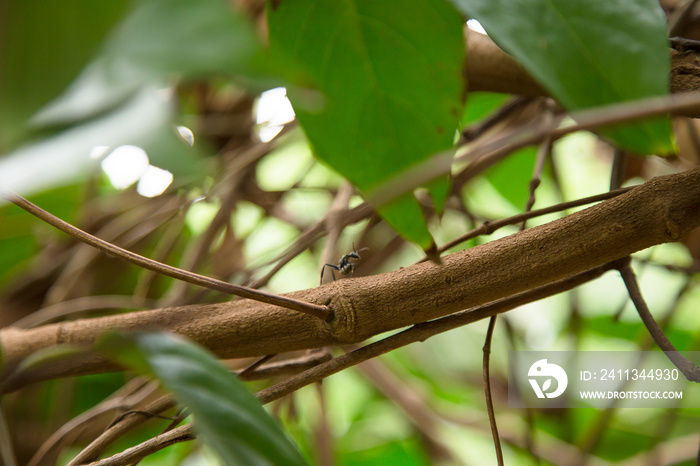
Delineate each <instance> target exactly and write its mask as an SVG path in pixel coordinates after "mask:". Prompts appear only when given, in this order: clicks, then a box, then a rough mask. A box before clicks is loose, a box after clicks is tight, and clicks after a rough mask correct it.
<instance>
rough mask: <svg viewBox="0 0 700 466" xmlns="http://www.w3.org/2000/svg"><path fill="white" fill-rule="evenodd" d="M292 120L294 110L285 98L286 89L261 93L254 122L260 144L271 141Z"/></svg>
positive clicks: (281, 88) (279, 88)
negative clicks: (256, 125) (256, 126)
mask: <svg viewBox="0 0 700 466" xmlns="http://www.w3.org/2000/svg"><path fill="white" fill-rule="evenodd" d="M293 120H294V109H293V108H292V104H291V102H289V99H288V98H287V89H285V88H284V87H277V88H275V89H270V90H269V91H265V92H263V93H262V94H261V95H260V97H259V98H258V102H257V106H256V118H255V122H256V123H257V124H258V137H259V138H260V140H261V141H262V142H268V141H271V140H272V139H273V138H274V137H275V136H277V135H278V134H279V133H280V131H282V128H283V127H284V125H285V124H287V123H289V122H290V121H293Z"/></svg>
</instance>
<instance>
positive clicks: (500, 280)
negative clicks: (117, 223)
mask: <svg viewBox="0 0 700 466" xmlns="http://www.w3.org/2000/svg"><path fill="white" fill-rule="evenodd" d="M698 226H700V168H696V169H693V170H690V171H687V172H684V173H679V174H675V175H669V176H664V177H658V178H654V179H652V180H650V181H648V182H647V183H644V184H643V185H641V186H639V187H637V188H635V189H633V190H631V191H629V192H628V193H626V194H623V195H620V196H619V197H616V198H614V199H611V200H609V201H606V202H603V203H600V204H597V205H595V206H593V207H590V208H588V209H585V210H582V211H580V212H577V213H574V214H571V215H568V216H566V217H564V218H562V219H559V220H556V221H553V222H550V223H548V224H545V225H542V226H538V227H535V228H531V229H528V230H525V231H522V232H520V233H516V234H513V235H510V236H507V237H505V238H502V239H499V240H495V241H492V242H489V243H486V244H483V245H480V246H477V247H473V248H470V249H467V250H464V251H461V252H458V253H454V254H450V255H448V256H445V257H444V258H443V260H442V264H440V265H437V264H433V263H430V262H425V263H420V264H416V265H412V266H410V267H406V268H401V269H399V270H397V271H395V272H389V273H385V274H381V275H374V276H368V277H360V278H353V279H346V280H340V281H336V282H333V283H330V284H326V285H323V286H320V287H317V288H313V289H309V290H303V291H297V292H294V293H289V294H288V296H292V297H294V298H297V299H302V300H306V301H309V302H313V303H317V304H321V305H328V306H329V307H330V308H331V310H332V311H333V313H334V315H333V319H332V320H331V321H329V322H326V321H323V320H322V319H318V318H315V317H312V316H310V315H307V314H302V313H299V312H296V311H291V310H288V309H284V308H280V307H277V306H273V305H269V304H264V303H260V302H257V301H251V300H247V299H237V300H234V301H230V302H225V303H219V304H201V305H190V306H182V307H173V308H164V309H155V310H149V311H140V312H132V313H128V314H121V315H114V316H106V317H97V318H92V319H81V320H76V321H69V322H61V323H56V324H50V325H45V326H42V327H37V328H34V329H28V330H23V329H18V328H12V327H8V328H4V329H2V330H0V343H1V344H2V355H3V361H4V364H5V368H11V367H13V366H16V365H17V364H18V363H19V362H20V361H22V360H23V359H24V358H26V357H27V356H29V355H30V354H32V353H34V352H36V351H39V350H43V349H47V348H51V347H54V346H56V345H66V344H67V345H80V346H89V345H91V344H92V343H94V342H95V340H96V339H97V338H98V337H99V336H100V335H101V334H103V333H104V332H105V331H107V330H111V329H118V330H125V331H130V330H144V329H156V328H157V329H164V330H168V331H171V332H175V333H178V334H181V335H183V336H185V337H187V338H189V339H191V340H193V341H196V342H198V343H199V344H201V345H203V346H205V347H207V348H209V349H210V350H211V351H213V352H214V353H215V354H216V355H218V356H219V357H221V358H239V357H250V356H263V355H268V354H276V353H282V352H285V351H293V350H302V349H309V348H317V347H322V346H329V345H339V344H349V343H357V342H360V341H363V340H365V339H367V338H368V337H371V336H373V335H377V334H379V333H382V332H386V331H390V330H395V329H398V328H401V327H405V326H408V325H412V324H416V323H419V322H425V321H427V320H431V319H435V318H438V317H441V316H445V315H448V314H451V313H454V312H457V311H460V310H463V309H467V308H471V307H474V306H478V305H481V304H484V303H488V302H491V301H494V300H496V299H499V298H503V297H507V296H511V295H514V294H516V293H519V292H522V291H525V290H529V289H532V288H535V287H539V286H543V285H546V284H549V283H552V282H555V281H557V280H560V279H563V278H567V277H571V276H572V275H575V274H577V273H579V272H583V271H586V270H589V269H592V268H594V267H596V266H599V265H601V264H605V263H607V262H610V261H613V260H615V259H619V258H622V257H625V256H627V255H629V254H631V253H634V252H636V251H640V250H642V249H646V248H648V247H650V246H653V245H655V244H660V243H665V242H670V241H676V240H678V239H680V238H681V237H683V236H684V235H685V234H687V233H688V232H690V231H691V230H692V229H694V228H696V227H698ZM113 369H115V367H114V366H111V365H109V364H108V363H107V362H106V361H105V360H104V359H103V358H101V357H99V356H97V355H92V356H85V357H81V358H74V359H70V360H69V359H66V360H60V361H58V362H55V363H52V364H48V365H45V366H43V367H40V368H38V369H36V370H34V371H30V372H26V371H25V372H24V373H22V374H20V375H15V376H13V377H11V378H10V379H11V380H6V381H5V382H6V383H5V387H4V389H5V390H11V389H14V388H17V387H19V386H22V385H24V384H26V383H28V382H29V381H34V380H40V379H47V378H54V377H62V376H68V375H76V374H85V373H94V372H102V371H107V370H113Z"/></svg>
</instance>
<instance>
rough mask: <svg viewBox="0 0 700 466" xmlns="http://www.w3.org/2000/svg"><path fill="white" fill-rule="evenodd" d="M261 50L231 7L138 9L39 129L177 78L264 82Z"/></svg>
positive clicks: (175, 4) (166, 2) (145, 5)
mask: <svg viewBox="0 0 700 466" xmlns="http://www.w3.org/2000/svg"><path fill="white" fill-rule="evenodd" d="M261 50H262V49H261V45H260V43H259V40H258V38H257V36H256V34H255V32H254V31H253V28H252V26H251V25H250V24H249V23H248V21H247V20H246V19H245V18H244V17H243V15H242V14H239V13H238V12H236V11H235V9H233V8H232V7H231V6H230V5H229V4H228V2H226V1H225V0H199V1H196V2H192V1H189V0H147V1H139V2H135V3H134V8H133V9H132V10H131V11H130V12H129V14H128V15H127V16H126V18H125V19H124V21H122V22H121V23H120V24H119V26H118V27H117V28H116V29H115V30H114V31H113V32H112V34H111V35H110V37H109V39H108V40H107V41H106V42H105V44H104V45H103V47H102V49H101V51H100V53H99V54H98V56H97V58H96V59H95V60H93V62H92V63H91V64H90V65H89V66H88V67H87V68H86V69H85V70H84V71H83V72H82V73H81V75H80V76H79V77H78V79H77V80H76V81H75V82H74V83H73V84H72V85H71V87H70V88H69V89H68V91H67V92H66V93H65V94H64V95H63V96H62V97H61V98H60V99H59V100H58V101H56V102H54V103H53V104H52V105H50V106H49V107H48V108H46V109H44V111H42V113H41V114H40V115H39V117H38V118H37V122H38V123H40V124H60V123H65V122H67V121H75V120H80V119H83V118H87V117H90V116H93V115H96V114H98V113H100V112H103V111H105V110H107V109H109V108H112V107H114V106H116V105H118V104H119V103H121V102H122V100H123V99H124V98H125V97H126V96H129V95H131V94H133V93H134V92H136V91H137V90H138V89H141V88H143V87H144V86H148V85H152V84H154V83H162V82H166V80H167V79H169V78H173V77H179V76H184V77H200V76H203V75H211V74H216V73H224V74H227V75H230V76H237V75H243V76H249V77H260V73H261V72H262V70H263V68H264V64H263V58H262V57H263V55H262V52H261Z"/></svg>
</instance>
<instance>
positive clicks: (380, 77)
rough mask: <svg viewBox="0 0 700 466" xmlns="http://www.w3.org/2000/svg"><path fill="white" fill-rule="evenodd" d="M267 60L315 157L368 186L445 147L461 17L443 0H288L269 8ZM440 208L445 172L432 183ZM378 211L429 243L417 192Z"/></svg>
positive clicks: (451, 122) (452, 117) (456, 111)
mask: <svg viewBox="0 0 700 466" xmlns="http://www.w3.org/2000/svg"><path fill="white" fill-rule="evenodd" d="M268 22H269V28H270V50H271V56H272V58H273V60H274V61H275V62H277V63H279V64H280V65H281V66H282V67H284V68H286V69H289V70H294V71H295V74H296V77H297V80H296V81H297V82H300V83H301V84H305V85H308V86H311V87H314V88H315V89H317V90H318V91H320V93H321V97H320V98H319V96H318V95H316V96H312V97H315V98H311V97H310V96H309V95H310V93H309V92H308V90H306V91H300V90H299V89H293V88H292V89H289V98H290V100H291V101H292V104H293V105H294V109H295V111H296V114H297V117H298V119H299V122H300V123H301V125H302V127H303V128H304V131H305V132H306V134H307V136H308V138H309V141H310V143H311V145H312V147H313V149H314V151H315V153H316V156H317V157H318V158H319V159H321V160H322V161H324V162H325V163H327V164H328V165H330V166H331V167H332V168H333V169H335V170H336V171H338V172H339V173H340V174H341V175H343V176H344V177H345V178H347V179H348V180H349V181H350V182H352V183H353V184H354V185H355V186H356V187H357V188H358V189H360V190H361V191H362V192H363V193H364V194H365V195H367V194H368V193H370V192H371V191H372V190H373V189H376V188H378V187H379V186H381V185H382V183H384V182H385V181H387V180H388V179H390V178H392V177H394V176H396V175H398V174H400V173H402V172H403V171H405V170H406V169H408V168H410V167H412V166H415V165H416V164H417V163H419V162H421V161H423V160H426V159H427V158H429V157H430V156H431V155H434V154H436V153H438V152H441V151H444V150H446V149H448V148H450V147H451V146H452V144H453V139H454V132H455V129H456V128H457V126H458V122H459V117H460V114H461V107H462V105H461V97H462V92H463V88H464V82H463V78H462V70H461V67H462V63H463V60H464V54H465V52H464V38H463V33H462V26H463V21H462V19H461V17H460V15H459V14H458V13H457V11H455V10H454V9H453V8H452V7H451V6H450V5H449V4H448V3H446V2H444V1H443V0H419V1H413V2H400V1H398V0H386V1H380V2H377V1H371V0H341V1H336V0H290V1H285V2H282V4H281V5H280V6H279V7H278V8H277V9H276V10H271V11H269V15H268ZM429 189H430V191H431V194H433V195H434V197H433V200H434V202H435V203H436V206H437V208H438V210H440V209H441V207H442V206H441V205H440V204H441V202H443V199H444V193H445V192H446V190H447V180H446V179H443V180H442V181H441V182H439V183H433V184H432V185H431V187H430V188H429ZM380 212H381V214H382V215H383V216H384V218H385V219H386V220H387V221H388V222H389V223H390V224H392V226H394V228H396V229H397V230H398V231H399V233H401V234H402V235H404V236H405V237H406V238H408V239H410V240H412V241H414V242H416V243H418V244H419V245H421V246H422V247H423V248H424V249H425V248H427V247H429V246H430V245H431V244H432V238H431V237H430V234H429V233H428V230H427V227H426V225H425V219H424V218H423V215H422V213H421V209H420V207H419V205H418V203H417V201H416V200H415V198H414V197H413V195H409V196H405V197H404V198H402V199H401V200H400V201H397V202H395V203H393V204H390V205H385V206H383V207H382V208H381V209H380Z"/></svg>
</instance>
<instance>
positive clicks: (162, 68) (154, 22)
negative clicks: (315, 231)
mask: <svg viewBox="0 0 700 466" xmlns="http://www.w3.org/2000/svg"><path fill="white" fill-rule="evenodd" d="M30 3H31V2H30ZM111 3H112V4H116V2H114V1H112V2H111ZM122 3H123V2H122ZM69 6H70V8H71V9H70V10H69V11H71V12H72V13H71V14H74V16H75V17H76V18H82V20H80V21H84V22H87V23H90V22H91V21H92V19H90V14H93V13H94V14H95V15H96V16H101V13H100V12H101V11H102V10H103V9H105V7H103V6H99V7H95V6H94V5H93V4H92V2H87V1H78V0H71V2H69ZM27 9H28V10H29V13H32V12H33V10H32V9H31V8H27V7H24V8H19V7H17V8H14V9H12V10H11V12H13V13H14V12H16V14H17V15H19V16H13V17H12V18H10V20H9V23H10V24H15V23H17V24H22V21H21V20H22V19H23V18H24V19H28V20H30V26H31V27H34V22H39V23H41V22H42V21H43V20H44V19H43V17H41V20H40V19H39V16H38V14H37V13H36V12H34V14H35V16H37V17H36V18H35V17H33V16H31V15H30V14H29V13H25V12H24V10H27ZM114 9H115V6H112V10H114ZM122 10H124V8H123V7H122V8H121V10H118V11H119V12H121V14H122V17H121V21H120V22H118V23H117V24H116V26H114V27H112V26H113V23H109V22H107V21H105V20H101V21H96V22H95V25H96V26H94V27H98V26H99V27H100V28H101V29H99V31H98V32H99V33H101V34H102V36H106V37H107V38H106V39H105V41H104V43H103V44H102V45H101V46H100V47H97V45H96V44H94V43H93V44H91V47H86V46H84V45H83V44H82V40H83V39H84V40H88V41H89V40H91V39H92V41H93V42H96V41H97V40H98V39H101V37H102V36H100V35H99V34H98V33H97V32H95V31H92V29H90V28H87V27H85V26H84V25H83V24H82V23H81V24H79V25H78V30H79V31H82V29H86V30H88V29H89V31H88V32H90V34H88V32H82V33H80V34H78V33H76V34H74V36H75V37H73V36H71V35H68V34H64V35H67V36H69V38H70V39H71V41H70V43H73V42H75V43H76V46H77V47H78V48H77V51H76V53H78V52H79V53H78V55H79V56H81V57H84V55H85V54H86V53H87V52H86V51H85V49H89V50H90V51H91V52H94V50H97V51H98V53H97V55H96V56H95V58H94V59H93V60H92V61H91V62H90V63H89V64H88V65H87V66H85V68H84V69H83V71H82V72H81V73H80V74H79V76H78V77H77V78H76V79H75V80H74V81H73V83H72V84H71V85H70V86H69V87H68V88H67V89H66V90H65V91H64V92H63V94H61V95H60V96H59V97H58V98H56V99H55V100H53V101H52V102H51V103H49V104H48V105H46V106H44V107H43V108H42V110H40V111H39V113H38V114H37V115H35V116H34V118H33V119H32V123H33V124H34V125H35V127H38V128H42V129H44V130H46V127H49V128H51V129H52V130H53V129H55V128H58V129H61V130H62V131H58V132H57V133H56V134H49V135H48V137H45V138H44V139H39V140H36V141H33V143H32V144H28V145H25V146H20V147H17V148H15V149H14V152H12V153H11V154H10V155H9V156H8V157H5V158H3V159H0V187H3V188H7V189H12V190H15V191H18V192H20V193H21V194H23V195H25V196H26V195H29V194H32V193H34V192H37V191H40V190H42V189H48V188H51V187H54V186H59V185H62V184H66V183H70V182H75V181H77V180H79V179H80V178H81V177H83V176H84V175H85V174H86V173H89V172H90V169H91V168H92V167H93V166H94V165H95V164H96V162H97V161H96V160H91V159H90V158H88V154H90V151H91V149H93V148H94V147H96V146H108V147H110V148H112V149H113V148H115V147H117V146H119V145H123V144H132V145H139V146H141V147H143V148H144V149H146V150H147V151H148V153H149V158H150V161H151V163H153V164H154V165H156V166H158V167H159V168H164V169H167V170H169V171H170V172H172V173H173V174H174V175H175V176H182V175H183V174H184V175H186V176H187V177H188V179H186V180H185V181H190V178H191V177H193V176H198V175H201V174H202V172H203V171H204V166H203V164H202V163H201V160H200V159H199V157H198V155H199V154H198V153H197V151H196V150H191V149H190V148H189V146H186V145H185V144H184V143H182V141H179V138H178V137H177V135H176V132H175V130H174V123H173V120H174V110H175V105H173V103H172V102H171V101H170V100H168V97H167V94H168V93H167V92H163V90H164V88H165V89H167V86H168V85H169V84H170V83H172V82H173V81H174V80H175V79H180V78H182V79H187V78H197V77H201V76H203V75H213V74H221V75H226V76H230V77H237V78H241V79H245V80H247V82H248V83H250V82H252V81H253V80H255V79H260V80H261V83H260V85H261V86H265V85H266V84H269V80H268V79H267V78H266V76H267V74H265V73H266V71H267V68H266V63H267V61H266V59H265V54H264V53H263V52H262V46H261V43H260V41H259V39H258V37H257V35H256V34H255V32H254V30H253V28H252V26H251V25H250V24H249V21H248V20H247V19H246V18H245V17H244V15H243V14H242V13H240V12H237V11H236V10H235V9H234V8H233V7H232V6H231V5H229V3H228V2H227V1H226V0H199V1H197V2H191V1H188V0H143V1H138V2H133V4H132V8H131V9H129V10H128V11H127V12H126V13H124V12H123V11H122ZM110 11H111V10H110ZM77 13H80V14H77ZM20 14H23V16H22V15H20ZM50 15H51V14H50V13H49V16H50ZM115 15H116V13H114V12H112V13H111V15H110V17H113V16H115ZM57 17H58V18H63V21H62V23H61V27H62V28H64V29H66V24H72V22H73V20H67V19H66V18H65V17H63V16H62V15H59V16H57ZM71 18H72V16H71ZM32 20H33V22H32ZM42 24H43V23H42ZM49 24H53V23H52V20H49ZM37 27H38V26H37ZM71 28H72V27H71ZM71 28H68V29H71ZM13 30H14V28H11V30H10V32H12V31H13ZM107 31H110V32H109V33H108V32H107ZM11 37H14V35H11ZM37 37H38V39H37V40H39V41H42V43H43V42H48V41H50V38H48V37H45V36H44V35H38V36H37ZM61 37H62V35H60V34H59V35H58V38H59V39H60V38H61ZM16 42H17V40H16V39H15V40H14V42H13V44H15V45H16V47H15V48H17V50H15V48H12V47H10V48H9V50H10V51H13V50H15V53H16V54H17V55H18V57H20V58H22V55H21V51H22V48H21V47H20V45H17V44H16ZM27 42H28V43H30V44H31V43H32V42H31V40H27ZM25 47H26V49H27V52H28V53H30V56H29V58H26V57H25V58H24V61H25V62H27V63H30V64H32V63H34V62H35V61H37V60H39V61H41V62H42V63H43V66H42V67H38V69H37V71H34V72H33V73H32V74H31V76H33V77H34V79H33V80H32V81H31V82H30V85H31V86H33V87H36V88H38V89H40V92H38V94H40V95H42V96H44V94H45V92H43V91H41V89H42V85H41V84H40V83H39V82H38V81H39V77H38V76H34V74H37V75H38V74H39V70H41V71H43V72H44V74H45V76H43V77H42V78H43V79H46V80H49V81H52V76H53V74H58V75H60V76H63V75H64V74H65V72H59V71H60V70H61V68H62V67H63V65H62V64H61V59H60V57H58V58H57V59H56V60H49V59H48V57H46V56H44V55H42V54H40V53H38V52H36V51H34V50H33V47H31V46H29V45H27V46H25ZM37 48H38V49H41V48H40V47H37ZM55 48H56V47H49V50H53V49H55ZM61 50H62V49H61ZM62 52H63V55H70V53H68V52H66V50H62ZM13 57H14V55H12V54H11V55H10V58H13ZM17 60H19V58H17ZM13 63H14V62H11V63H9V65H12V64H13ZM19 63H20V64H21V63H22V62H21V61H20V62H19ZM71 63H72V62H71ZM81 63H82V64H84V63H83V62H81ZM52 67H53V68H56V69H57V71H56V72H55V73H51V72H50V71H51V70H52V69H53V68H52ZM31 69H32V68H31V67H30V70H31ZM22 70H23V68H22V67H21V66H15V67H12V66H4V67H2V66H0V71H2V73H3V74H2V75H0V77H2V78H4V80H5V81H6V82H7V83H8V84H7V85H6V86H4V85H3V82H4V81H0V95H3V94H2V91H3V90H7V89H6V87H7V86H9V88H10V90H15V91H16V92H18V93H20V94H30V93H32V92H34V89H33V87H29V85H25V86H24V87H18V85H14V87H13V85H12V83H15V82H21V79H20V78H21V77H22V76H24V75H26V74H27V73H28V72H23V71H22ZM71 70H72V71H73V73H74V74H76V73H77V71H78V70H77V69H75V67H72V68H71ZM61 83H62V85H63V86H65V85H66V84H67V83H66V82H65V80H62V81H61ZM48 87H50V88H52V89H53V88H54V87H55V86H53V85H51V86H48ZM55 91H56V90H55V89H54V92H55ZM44 98H45V97H43V98H42V101H43V99H44ZM18 99H19V98H15V100H18ZM24 100H27V99H26V98H25V99H24ZM10 101H12V99H10ZM2 103H3V100H2V99H0V104H2ZM31 110H32V111H36V108H33V107H32V108H31ZM20 114H21V112H20ZM2 116H3V115H2V110H0V122H2V120H1V118H2ZM47 132H48V131H47ZM0 144H2V141H1V140H0ZM182 181H183V178H181V177H180V178H179V179H178V182H182Z"/></svg>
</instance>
